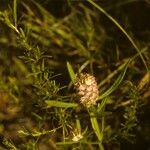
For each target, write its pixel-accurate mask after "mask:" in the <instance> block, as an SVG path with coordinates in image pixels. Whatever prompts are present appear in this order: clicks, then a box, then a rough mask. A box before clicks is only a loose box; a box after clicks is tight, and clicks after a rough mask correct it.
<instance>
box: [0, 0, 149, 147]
mask: <svg viewBox="0 0 150 150" xmlns="http://www.w3.org/2000/svg"><path fill="white" fill-rule="evenodd" d="M61 2H62V3H57V2H54V1H52V0H47V1H44V2H43V3H41V2H40V1H35V0H22V1H19V0H18V1H17V0H13V1H8V3H7V6H5V5H6V3H5V4H3V3H2V2H1V1H0V3H1V4H2V5H1V6H2V8H0V28H1V29H2V30H0V34H1V35H0V45H1V46H0V149H12V150H17V149H18V150H19V149H25V150H34V149H35V150H36V149H39V150H47V149H54V150H55V149H60V150H61V149H62V150H63V149H65V150H67V149H68V150H69V149H81V150H82V149H83V150H84V149H85V148H86V149H91V150H93V149H100V150H103V149H123V148H122V141H123V143H125V142H126V141H127V142H129V143H130V142H131V143H133V144H135V148H136V149H137V148H138V146H137V147H136V144H137V143H136V139H138V138H137V136H138V135H136V133H137V132H138V133H139V134H140V133H141V132H142V127H143V125H142V123H141V122H140V116H141V114H142V112H141V108H145V106H147V105H148V98H149V92H148V90H149V86H148V82H149V56H150V55H149V42H148V40H147V39H146V38H147V37H148V36H144V37H143V36H142V39H140V38H138V37H136V36H134V34H135V30H132V22H131V21H130V15H131V14H130V13H132V11H131V12H130V13H127V12H126V11H125V12H124V11H123V10H122V8H123V9H125V10H126V9H129V8H130V7H133V8H134V7H137V8H140V6H138V3H140V2H136V1H134V2H131V1H129V3H123V2H121V3H120V1H119V0H117V1H116V2H115V5H114V3H112V2H108V4H107V3H105V2H104V3H102V2H97V1H95V2H94V1H92V0H87V1H72V0H68V1H61ZM130 3H131V4H130ZM141 3H142V4H143V5H144V6H145V5H146V6H147V5H149V4H148V3H147V2H146V1H145V2H141ZM47 6H52V8H54V10H53V9H52V8H48V7H47ZM57 7H58V8H59V9H58V8H57ZM114 8H117V9H116V10H115V9H114ZM129 10H130V9H129ZM145 11H146V10H145ZM114 13H115V15H116V16H115V15H114V17H112V16H113V15H110V14H114ZM138 13H141V12H138ZM143 13H144V12H143ZM103 14H104V15H105V16H103ZM115 18H119V19H118V20H117V19H115ZM124 18H126V20H125V19H124ZM132 19H133V18H132ZM134 19H135V18H134ZM109 21H110V22H109ZM108 22H109V23H108ZM121 24H124V26H122V25H121ZM118 30H119V32H118ZM143 32H145V33H147V34H149V32H148V31H147V30H144V29H143V31H141V32H139V33H138V34H142V33H143ZM126 37H127V38H126ZM125 38H126V39H125ZM132 46H133V47H132ZM133 48H134V49H135V50H136V51H134V49H133ZM81 72H83V73H84V72H87V73H89V74H91V75H93V76H95V78H96V79H97V83H98V88H99V92H100V95H99V97H98V102H97V105H95V106H93V107H90V108H87V107H85V106H83V105H81V104H80V103H79V97H78V96H77V93H76V91H75V89H74V84H75V82H76V75H77V74H80V73H81ZM143 112H144V110H143ZM142 134H143V136H145V135H147V133H146V132H145V133H142Z"/></svg>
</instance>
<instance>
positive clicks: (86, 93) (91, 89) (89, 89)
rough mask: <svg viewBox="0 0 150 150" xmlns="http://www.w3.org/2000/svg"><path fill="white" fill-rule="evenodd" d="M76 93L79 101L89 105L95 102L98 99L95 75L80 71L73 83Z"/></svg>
mask: <svg viewBox="0 0 150 150" xmlns="http://www.w3.org/2000/svg"><path fill="white" fill-rule="evenodd" d="M75 88H76V90H77V94H78V96H79V97H80V102H81V103H82V104H83V105H84V106H86V107H90V106H92V105H95V104H96V101H97V99H98V95H99V91H98V86H97V82H96V80H95V77H94V76H92V75H90V74H88V73H80V74H79V75H78V76H77V81H76V83H75Z"/></svg>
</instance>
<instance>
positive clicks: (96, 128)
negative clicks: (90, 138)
mask: <svg viewBox="0 0 150 150" xmlns="http://www.w3.org/2000/svg"><path fill="white" fill-rule="evenodd" d="M90 120H91V124H92V128H93V130H94V132H95V134H96V136H97V138H98V140H99V141H100V142H102V139H103V133H102V132H101V131H100V129H99V125H98V121H97V118H96V117H95V115H94V114H93V113H92V112H91V113H90Z"/></svg>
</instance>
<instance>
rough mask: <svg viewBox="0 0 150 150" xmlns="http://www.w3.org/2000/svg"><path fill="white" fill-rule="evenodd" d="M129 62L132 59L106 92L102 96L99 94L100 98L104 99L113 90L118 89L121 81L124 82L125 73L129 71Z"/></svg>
mask: <svg viewBox="0 0 150 150" xmlns="http://www.w3.org/2000/svg"><path fill="white" fill-rule="evenodd" d="M129 63H130V60H129V61H128V62H127V64H126V65H125V68H124V70H123V71H122V72H121V74H120V75H119V77H118V78H117V79H116V81H115V82H114V84H113V85H112V86H111V87H110V88H109V89H108V90H107V91H106V92H104V93H103V94H102V95H101V96H99V99H104V98H105V97H107V96H109V95H110V94H111V93H112V92H114V91H115V90H116V89H117V87H118V86H119V85H120V83H121V82H122V80H123V78H124V76H125V73H126V71H127V68H128V64H129Z"/></svg>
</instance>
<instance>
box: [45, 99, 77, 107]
mask: <svg viewBox="0 0 150 150" xmlns="http://www.w3.org/2000/svg"><path fill="white" fill-rule="evenodd" d="M45 103H46V104H47V106H46V108H50V107H65V108H69V107H77V106H78V104H76V103H67V102H60V101H54V100H46V101H45Z"/></svg>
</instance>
